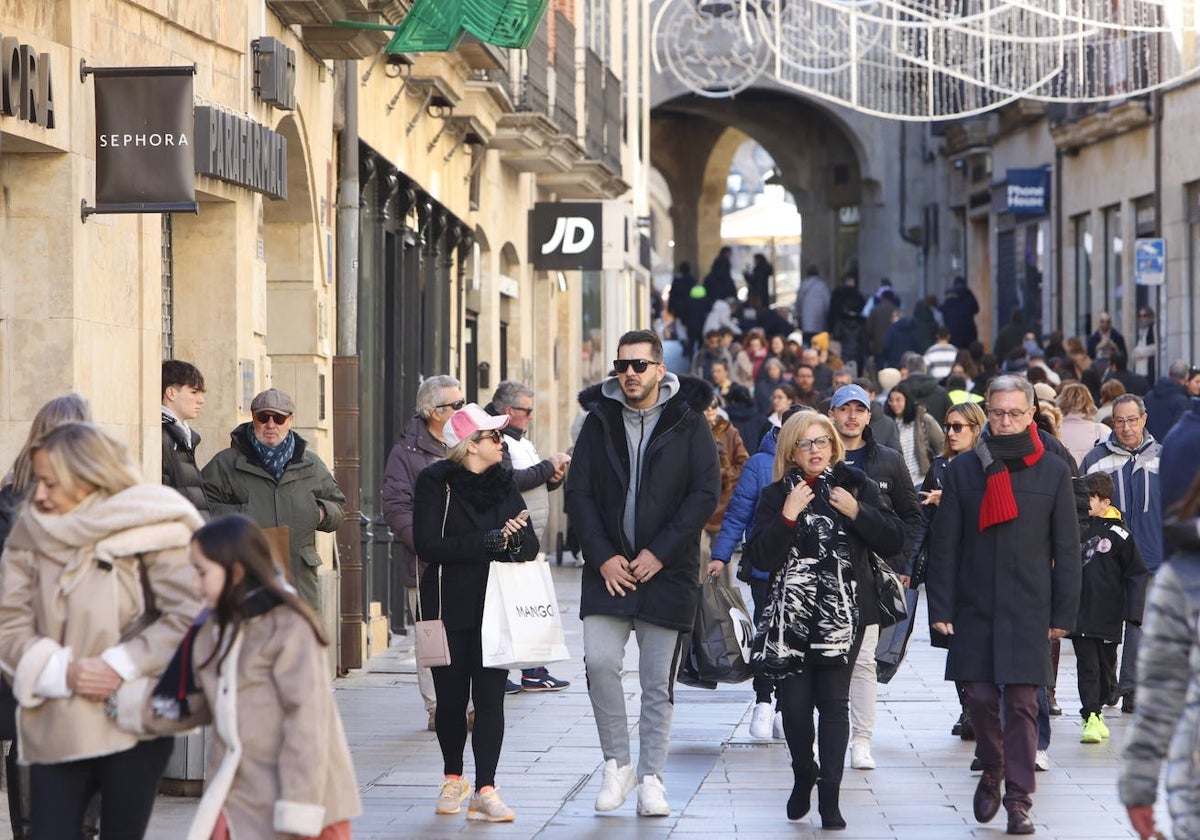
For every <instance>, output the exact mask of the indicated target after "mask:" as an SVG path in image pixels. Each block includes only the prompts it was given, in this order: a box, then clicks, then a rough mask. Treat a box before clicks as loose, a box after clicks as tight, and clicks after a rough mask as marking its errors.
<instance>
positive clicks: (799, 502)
mask: <svg viewBox="0 0 1200 840" xmlns="http://www.w3.org/2000/svg"><path fill="white" fill-rule="evenodd" d="M845 454H846V450H845V447H844V446H843V444H842V439H841V437H840V436H839V435H838V433H837V430H836V429H835V428H834V425H833V422H832V421H831V420H830V419H829V418H828V417H826V416H824V415H822V414H817V413H815V412H811V411H802V412H800V413H798V414H795V415H793V416H792V417H791V418H789V419H788V421H787V422H786V423H784V424H783V427H782V428H781V429H780V431H779V439H778V443H777V446H776V449H775V468H774V476H775V481H774V483H772V484H769V485H767V486H766V487H765V488H763V491H762V495H761V496H760V498H759V503H758V508H757V510H756V511H755V513H754V529H753V531H752V533H751V535H750V539H749V541H748V542H747V543H746V547H745V552H746V556H747V558H748V562H749V563H750V564H751V566H752V567H753V568H756V569H759V570H761V571H764V572H768V573H770V574H771V582H770V597H769V599H768V602H767V606H766V608H765V609H764V611H763V616H762V620H761V621H760V622H759V624H758V633H757V636H756V638H755V642H754V648H753V653H752V661H753V663H754V665H755V667H756V669H757V672H758V673H759V674H760V675H761V676H763V677H765V678H767V679H770V680H773V681H775V682H776V683H777V684H778V695H779V708H780V711H782V713H783V731H784V735H785V737H786V738H787V744H788V750H789V751H790V752H791V756H792V775H793V777H794V785H793V788H792V794H791V796H790V797H789V798H788V802H787V817H788V819H789V820H798V819H800V818H801V817H803V816H804V815H805V814H807V813H808V811H809V807H810V805H811V798H812V789H813V785H814V784H815V785H816V786H817V791H818V794H817V802H818V805H817V808H818V811H819V812H820V815H821V825H822V827H823V828H826V829H840V828H845V827H846V821H845V819H843V818H842V813H841V809H840V806H839V797H840V793H841V784H842V772H843V769H844V764H845V757H846V745H847V743H848V742H849V740H850V715H849V701H850V676H851V673H852V672H853V670H854V660H855V659H856V657H857V656H858V649H859V647H860V646H861V644H862V636H863V628H864V627H866V626H868V625H870V624H878V623H879V608H878V601H877V594H876V591H875V578H874V572H873V569H872V566H871V563H872V562H873V561H872V559H871V554H872V553H874V554H878V555H880V556H884V557H887V556H891V555H893V554H896V553H897V552H899V551H900V549H901V547H902V545H903V543H904V526H903V525H902V523H901V522H900V519H899V518H898V517H897V516H896V514H894V513H893V512H892V510H891V506H890V505H888V504H886V503H885V502H884V501H883V498H882V496H881V495H880V492H879V487H878V485H877V484H876V483H875V482H874V481H872V480H871V479H870V478H868V477H867V475H866V473H864V472H862V471H860V470H858V469H856V468H854V467H851V466H850V465H848V464H846V463H845V460H844V459H845ZM784 604H788V605H789V607H790V608H788V609H784V607H783V605H784ZM796 605H799V606H800V608H799V609H796V608H795V606H796ZM814 711H817V712H819V713H820V728H819V734H818V733H817V732H816V731H815V729H816V728H815V727H814V724H813V713H814ZM814 735H817V745H818V752H819V755H820V764H819V765H818V764H817V763H816V762H814V761H813V737H814Z"/></svg>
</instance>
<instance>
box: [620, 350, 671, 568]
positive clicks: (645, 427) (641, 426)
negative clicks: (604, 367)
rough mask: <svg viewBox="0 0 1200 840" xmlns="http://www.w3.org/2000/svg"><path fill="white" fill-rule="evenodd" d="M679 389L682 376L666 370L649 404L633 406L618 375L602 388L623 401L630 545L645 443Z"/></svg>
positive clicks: (626, 526) (624, 526)
mask: <svg viewBox="0 0 1200 840" xmlns="http://www.w3.org/2000/svg"><path fill="white" fill-rule="evenodd" d="M678 392H679V377H677V376H676V375H675V374H673V373H668V374H666V375H665V376H664V377H663V378H662V381H661V382H659V383H658V401H657V402H655V403H654V405H652V406H651V407H650V408H631V407H630V405H629V403H628V402H627V401H626V399H625V392H624V391H623V390H622V389H621V383H620V381H619V380H618V379H617V377H615V376H614V377H611V378H609V379H606V380H605V381H604V384H603V385H602V386H601V388H600V393H601V394H603V395H604V396H606V397H608V398H609V399H613V400H616V401H617V402H619V403H620V404H621V417H622V418H623V419H624V420H625V444H626V446H628V447H629V486H628V488H627V489H626V491H625V518H624V520H623V521H622V523H621V528H622V530H624V531H625V538H626V539H627V540H629V544H630V545H636V544H637V540H636V539H635V538H634V534H635V533H636V530H635V525H636V522H637V501H638V494H639V491H640V490H641V486H642V456H643V455H645V454H646V445H647V444H648V443H649V442H650V438H651V436H652V435H653V434H654V427H655V426H657V425H658V418H659V417H660V416H662V410H663V406H664V405H666V404H667V402H668V401H669V400H670V399H671V397H673V396H675V394H677V393H678ZM629 559H630V560H632V559H633V558H632V557H631V558H629Z"/></svg>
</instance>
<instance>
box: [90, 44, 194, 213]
mask: <svg viewBox="0 0 1200 840" xmlns="http://www.w3.org/2000/svg"><path fill="white" fill-rule="evenodd" d="M83 72H84V73H85V74H87V73H91V74H93V75H94V76H95V77H96V206H95V207H86V206H85V207H84V217H85V218H86V217H87V216H88V215H89V214H90V213H170V212H190V213H195V212H196V211H197V205H196V177H195V171H196V170H195V157H194V154H193V147H194V141H193V135H192V130H193V123H192V76H193V74H194V73H195V68H194V67H92V68H88V67H85V68H84V69H83Z"/></svg>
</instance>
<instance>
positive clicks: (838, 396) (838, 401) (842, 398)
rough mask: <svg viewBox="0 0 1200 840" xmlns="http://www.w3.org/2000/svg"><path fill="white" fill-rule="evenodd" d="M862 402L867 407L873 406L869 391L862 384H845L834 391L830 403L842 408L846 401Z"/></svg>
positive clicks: (834, 406) (831, 406)
mask: <svg viewBox="0 0 1200 840" xmlns="http://www.w3.org/2000/svg"><path fill="white" fill-rule="evenodd" d="M852 402H860V403H862V404H863V405H864V406H866V407H867V408H870V407H871V398H870V397H869V396H867V392H866V391H864V390H863V389H862V386H860V385H843V386H842V387H841V388H838V389H837V390H836V391H834V392H833V400H832V401H831V402H830V403H829V407H830V408H841V407H842V406H844V405H845V404H846V403H852Z"/></svg>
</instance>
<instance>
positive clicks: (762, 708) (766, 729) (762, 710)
mask: <svg viewBox="0 0 1200 840" xmlns="http://www.w3.org/2000/svg"><path fill="white" fill-rule="evenodd" d="M774 712H775V710H774V709H772V708H771V704H770V703H755V704H754V711H752V712H750V737H751V738H757V739H758V740H760V741H766V740H768V739H769V738H770V737H771V718H772V717H774Z"/></svg>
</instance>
